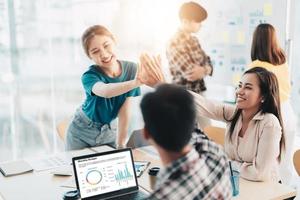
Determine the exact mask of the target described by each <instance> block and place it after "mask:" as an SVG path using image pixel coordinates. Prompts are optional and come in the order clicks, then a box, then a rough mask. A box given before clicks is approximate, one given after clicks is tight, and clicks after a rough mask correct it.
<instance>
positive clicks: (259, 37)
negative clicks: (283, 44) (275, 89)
mask: <svg viewBox="0 0 300 200" xmlns="http://www.w3.org/2000/svg"><path fill="white" fill-rule="evenodd" d="M251 59H252V61H254V60H257V59H258V60H260V61H265V62H269V63H271V64H273V65H282V64H284V63H285V61H286V56H285V53H284V51H283V50H282V49H281V48H280V46H279V44H278V41H277V37H276V31H275V29H274V27H273V26H272V25H271V24H259V25H258V26H257V27H256V29H255V31H254V33H253V39H252V47H251Z"/></svg>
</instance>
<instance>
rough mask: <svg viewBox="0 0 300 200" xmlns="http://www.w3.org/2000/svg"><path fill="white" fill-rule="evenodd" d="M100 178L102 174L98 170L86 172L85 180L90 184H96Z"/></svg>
mask: <svg viewBox="0 0 300 200" xmlns="http://www.w3.org/2000/svg"><path fill="white" fill-rule="evenodd" d="M101 180H102V174H101V172H100V171H98V170H91V171H89V172H88V173H87V174H86V182H88V183H89V184H90V185H97V184H99V183H100V182H101Z"/></svg>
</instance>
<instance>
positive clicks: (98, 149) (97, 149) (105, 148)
mask: <svg viewBox="0 0 300 200" xmlns="http://www.w3.org/2000/svg"><path fill="white" fill-rule="evenodd" d="M90 149H91V150H92V151H94V152H99V153H100V152H106V151H112V150H115V149H114V148H112V147H110V146H108V145H102V146H97V147H91V148H90Z"/></svg>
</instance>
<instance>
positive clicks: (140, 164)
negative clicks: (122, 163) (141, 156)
mask: <svg viewBox="0 0 300 200" xmlns="http://www.w3.org/2000/svg"><path fill="white" fill-rule="evenodd" d="M149 165H150V162H149V161H134V169H135V172H136V176H137V177H140V176H141V175H142V174H143V172H144V171H145V170H146V169H147V167H148V166H149Z"/></svg>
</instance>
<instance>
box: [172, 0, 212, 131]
mask: <svg viewBox="0 0 300 200" xmlns="http://www.w3.org/2000/svg"><path fill="white" fill-rule="evenodd" d="M179 18H180V27H179V30H178V31H177V33H176V34H175V35H174V36H173V37H172V38H171V40H170V41H169V43H168V45H167V50H166V54H167V59H168V61H169V67H170V72H171V75H172V81H173V83H175V84H178V85H182V86H184V87H185V88H186V89H188V90H191V91H193V92H195V93H198V94H202V95H203V93H204V91H206V86H205V82H204V80H203V79H204V77H205V76H207V75H210V76H211V75H212V72H213V67H212V64H211V61H210V58H209V57H208V56H207V55H206V54H205V52H204V51H203V50H202V48H201V46H200V43H199V41H198V39H197V38H196V37H195V36H193V35H192V34H194V33H197V32H198V31H199V29H200V26H201V22H202V21H204V20H205V19H206V18H207V12H206V10H205V9H204V8H203V7H202V6H200V5H199V4H197V3H195V2H187V3H184V4H183V5H182V6H181V7H180V10H179ZM209 124H210V120H209V119H208V118H205V117H201V121H200V124H198V125H199V126H200V127H201V128H204V127H205V126H207V125H209Z"/></svg>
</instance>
